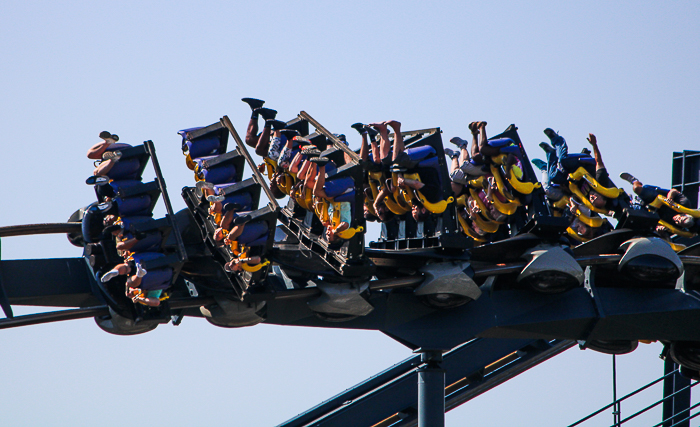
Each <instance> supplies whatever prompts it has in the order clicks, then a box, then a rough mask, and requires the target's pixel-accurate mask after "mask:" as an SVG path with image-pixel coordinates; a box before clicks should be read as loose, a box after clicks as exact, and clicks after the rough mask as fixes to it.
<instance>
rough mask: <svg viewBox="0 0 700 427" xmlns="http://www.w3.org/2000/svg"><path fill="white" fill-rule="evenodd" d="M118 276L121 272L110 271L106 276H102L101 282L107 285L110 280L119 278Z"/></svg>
mask: <svg viewBox="0 0 700 427" xmlns="http://www.w3.org/2000/svg"><path fill="white" fill-rule="evenodd" d="M117 276H119V272H118V271H117V270H109V271H108V272H106V273H105V274H104V276H102V278H101V279H100V281H101V282H102V283H107V282H109V281H110V280H112V279H113V278H115V277H117Z"/></svg>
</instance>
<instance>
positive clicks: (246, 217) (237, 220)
mask: <svg viewBox="0 0 700 427" xmlns="http://www.w3.org/2000/svg"><path fill="white" fill-rule="evenodd" d="M251 219H252V217H251V216H250V215H247V214H246V215H239V216H237V217H235V218H234V219H233V225H241V224H245V223H246V222H248V221H250V220H251Z"/></svg>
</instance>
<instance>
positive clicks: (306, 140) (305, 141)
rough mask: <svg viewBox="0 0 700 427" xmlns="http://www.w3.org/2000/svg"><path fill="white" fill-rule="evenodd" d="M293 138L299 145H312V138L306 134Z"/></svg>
mask: <svg viewBox="0 0 700 427" xmlns="http://www.w3.org/2000/svg"><path fill="white" fill-rule="evenodd" d="M292 139H293V140H294V141H295V142H296V143H297V144H299V145H304V146H306V145H312V144H311V140H310V139H309V138H307V137H305V136H301V135H297V136H295V137H294V138H292Z"/></svg>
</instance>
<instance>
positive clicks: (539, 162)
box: [532, 159, 547, 171]
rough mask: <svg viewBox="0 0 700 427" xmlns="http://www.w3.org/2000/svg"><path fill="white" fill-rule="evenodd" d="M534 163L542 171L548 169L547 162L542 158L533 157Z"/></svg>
mask: <svg viewBox="0 0 700 427" xmlns="http://www.w3.org/2000/svg"><path fill="white" fill-rule="evenodd" d="M532 164H533V165H535V166H536V167H537V169H539V170H541V171H546V170H547V163H546V162H545V161H543V160H540V159H532Z"/></svg>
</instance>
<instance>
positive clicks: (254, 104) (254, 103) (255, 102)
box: [241, 98, 265, 110]
mask: <svg viewBox="0 0 700 427" xmlns="http://www.w3.org/2000/svg"><path fill="white" fill-rule="evenodd" d="M241 101H243V102H245V103H246V104H248V105H249V106H250V109H251V110H255V109H256V108H260V107H262V106H263V104H264V103H265V101H263V100H262V99H255V98H243V99H241Z"/></svg>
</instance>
